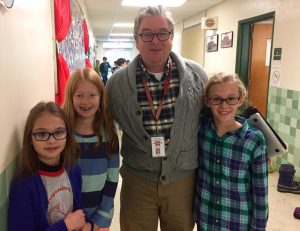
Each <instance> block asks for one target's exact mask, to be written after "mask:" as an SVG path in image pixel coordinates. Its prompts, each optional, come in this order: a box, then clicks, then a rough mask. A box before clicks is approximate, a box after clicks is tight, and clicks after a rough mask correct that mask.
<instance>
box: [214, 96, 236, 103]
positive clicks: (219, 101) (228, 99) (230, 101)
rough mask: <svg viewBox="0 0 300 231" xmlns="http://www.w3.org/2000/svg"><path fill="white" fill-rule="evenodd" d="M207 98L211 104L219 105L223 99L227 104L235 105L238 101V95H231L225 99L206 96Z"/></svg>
mask: <svg viewBox="0 0 300 231" xmlns="http://www.w3.org/2000/svg"><path fill="white" fill-rule="evenodd" d="M208 100H209V102H210V103H211V104H213V105H220V104H221V103H223V101H225V102H226V103H227V104H229V105H235V104H237V103H238V102H239V101H240V97H236V96H231V97H228V98H225V99H223V98H221V97H212V98H208Z"/></svg>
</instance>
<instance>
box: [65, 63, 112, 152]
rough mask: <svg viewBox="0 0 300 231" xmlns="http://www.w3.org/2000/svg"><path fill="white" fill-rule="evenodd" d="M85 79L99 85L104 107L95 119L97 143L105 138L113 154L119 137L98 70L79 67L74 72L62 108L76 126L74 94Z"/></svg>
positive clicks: (94, 128) (101, 102)
mask: <svg viewBox="0 0 300 231" xmlns="http://www.w3.org/2000/svg"><path fill="white" fill-rule="evenodd" d="M84 79H85V80H87V81H89V82H91V83H92V84H94V85H95V86H96V87H97V90H98V94H99V96H100V105H101V107H102V109H101V110H98V111H97V113H96V115H95V116H94V121H93V131H94V132H95V134H96V135H97V137H98V140H99V141H98V144H97V145H100V144H101V143H102V140H103V138H105V139H106V141H107V142H108V143H109V148H108V153H107V155H112V154H113V153H114V151H115V148H116V145H117V144H118V137H117V135H116V133H115V130H114V127H113V120H112V116H111V113H110V110H109V104H108V94H107V93H106V89H105V86H104V84H103V82H102V80H101V79H100V78H99V75H98V74H97V72H95V71H94V70H93V69H92V68H89V67H85V68H83V69H78V70H76V71H75V72H73V74H72V75H71V76H70V78H69V80H68V82H67V86H66V89H65V100H64V103H63V105H62V108H63V110H64V111H65V113H66V115H67V117H68V118H69V121H70V123H71V126H72V127H73V128H74V127H75V124H76V117H77V113H76V111H75V109H74V104H73V96H74V94H75V92H76V90H77V88H78V84H79V82H80V81H81V80H84ZM100 105H99V106H100ZM103 131H105V137H103V134H102V132H103Z"/></svg>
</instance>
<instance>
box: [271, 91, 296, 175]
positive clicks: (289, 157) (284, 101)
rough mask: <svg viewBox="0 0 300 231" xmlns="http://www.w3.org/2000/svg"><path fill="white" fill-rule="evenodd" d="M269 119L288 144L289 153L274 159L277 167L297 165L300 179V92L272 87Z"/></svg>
mask: <svg viewBox="0 0 300 231" xmlns="http://www.w3.org/2000/svg"><path fill="white" fill-rule="evenodd" d="M267 120H268V122H269V123H270V124H271V125H272V127H273V128H274V130H275V131H276V132H278V134H279V136H280V137H281V138H282V140H283V141H284V142H285V143H286V145H287V147H288V148H287V153H286V154H284V155H281V156H277V157H276V158H274V159H273V163H276V166H277V168H278V167H279V166H280V165H281V164H283V163H291V164H293V165H294V166H295V169H296V177H297V178H298V179H300V92H299V91H293V90H287V89H282V88H276V87H270V89H269V96H268V111H267Z"/></svg>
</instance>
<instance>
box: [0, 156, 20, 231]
mask: <svg viewBox="0 0 300 231" xmlns="http://www.w3.org/2000/svg"><path fill="white" fill-rule="evenodd" d="M15 169H16V159H15V160H13V161H12V162H11V163H10V164H9V165H8V166H7V167H6V169H4V170H3V172H1V174H0V230H1V231H5V230H7V228H6V226H7V202H8V190H9V185H10V182H11V179H12V177H13V175H14V172H15Z"/></svg>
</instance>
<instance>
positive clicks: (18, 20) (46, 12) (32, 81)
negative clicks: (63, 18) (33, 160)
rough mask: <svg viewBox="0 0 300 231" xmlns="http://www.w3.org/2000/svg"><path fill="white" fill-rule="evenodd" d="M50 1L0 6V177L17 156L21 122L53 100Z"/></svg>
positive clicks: (23, 0) (53, 64)
mask: <svg viewBox="0 0 300 231" xmlns="http://www.w3.org/2000/svg"><path fill="white" fill-rule="evenodd" d="M51 4H52V1H49V0H38V1H37V0H26V1H25V0H22V1H15V3H14V6H13V8H12V9H11V10H10V11H8V12H5V11H4V10H3V8H2V6H0V7H1V8H0V35H1V37H0V41H1V42H0V51H1V52H0V78H1V84H0V105H1V113H0V128H1V133H0V140H1V145H0V173H1V172H2V170H3V169H4V168H5V167H6V166H7V165H8V164H9V162H10V160H12V159H13V158H15V156H16V155H17V154H18V152H19V149H20V145H21V142H22V133H23V127H24V122H25V119H26V117H27V115H28V112H29V110H30V108H31V107H32V106H33V105H35V104H36V103H37V102H39V101H41V100H54V95H55V90H54V73H55V65H56V64H55V61H54V55H55V54H54V42H53V41H54V33H53V28H52V27H53V25H52V13H51V9H52V5H51Z"/></svg>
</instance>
